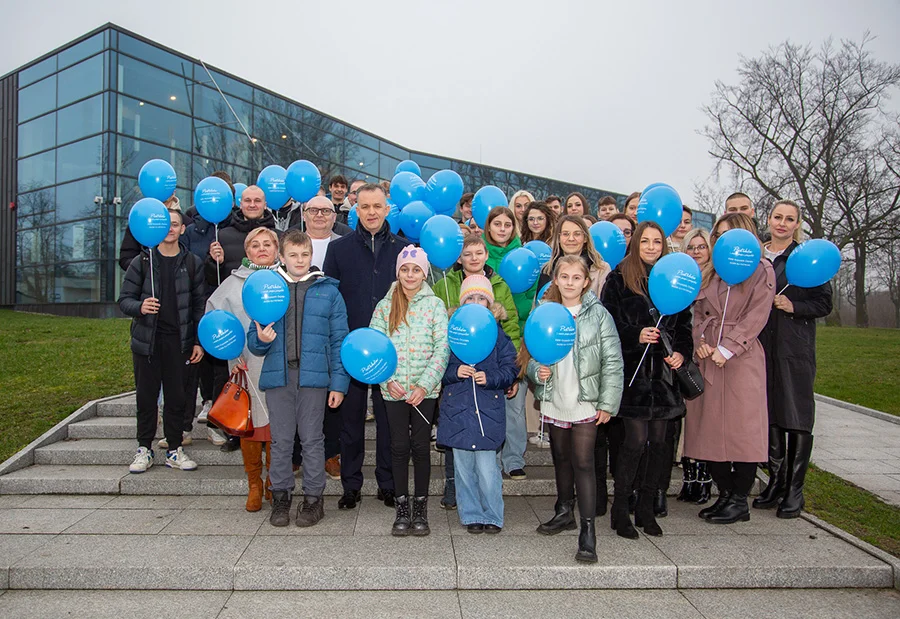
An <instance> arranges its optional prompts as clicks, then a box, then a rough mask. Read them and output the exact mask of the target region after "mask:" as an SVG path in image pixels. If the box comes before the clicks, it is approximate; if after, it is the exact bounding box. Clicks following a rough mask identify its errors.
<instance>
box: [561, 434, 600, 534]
mask: <svg viewBox="0 0 900 619" xmlns="http://www.w3.org/2000/svg"><path fill="white" fill-rule="evenodd" d="M596 441H597V426H595V425H594V423H593V422H591V423H577V424H575V425H573V426H572V427H571V428H560V427H557V426H554V425H551V426H550V449H551V451H552V454H553V470H554V472H555V473H556V494H557V497H558V498H559V501H560V502H563V501H571V500H572V499H573V498H575V497H574V494H573V493H575V492H576V491H577V495H578V512H579V513H580V514H581V517H582V518H593V517H594V514H595V513H596V510H597V475H596V472H595V471H594V444H595V443H596Z"/></svg>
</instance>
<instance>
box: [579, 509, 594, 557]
mask: <svg viewBox="0 0 900 619" xmlns="http://www.w3.org/2000/svg"><path fill="white" fill-rule="evenodd" d="M575 560H576V561H582V562H584V563H596V562H597V532H596V531H595V530H594V519H593V518H582V519H581V531H580V532H579V533H578V552H576V553H575Z"/></svg>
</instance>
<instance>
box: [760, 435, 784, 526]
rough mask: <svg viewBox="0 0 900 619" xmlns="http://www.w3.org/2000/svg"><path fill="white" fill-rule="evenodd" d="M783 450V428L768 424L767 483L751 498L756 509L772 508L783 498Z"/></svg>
mask: <svg viewBox="0 0 900 619" xmlns="http://www.w3.org/2000/svg"><path fill="white" fill-rule="evenodd" d="M785 451H786V450H785V436H784V430H782V429H781V428H779V427H778V426H769V465H768V468H769V483H768V485H767V486H766V487H765V489H764V490H763V491H762V492H760V493H759V496H758V497H756V498H755V499H753V507H755V508H756V509H772V508H773V507H777V506H778V503H779V501H781V499H782V498H784V492H785V490H787V486H786V484H785V478H786V473H787V468H786V467H785V466H784V456H785Z"/></svg>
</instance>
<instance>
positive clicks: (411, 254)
mask: <svg viewBox="0 0 900 619" xmlns="http://www.w3.org/2000/svg"><path fill="white" fill-rule="evenodd" d="M418 251H419V250H418V249H404V250H403V253H402V254H400V257H401V258H415V257H416V255H417V252H418Z"/></svg>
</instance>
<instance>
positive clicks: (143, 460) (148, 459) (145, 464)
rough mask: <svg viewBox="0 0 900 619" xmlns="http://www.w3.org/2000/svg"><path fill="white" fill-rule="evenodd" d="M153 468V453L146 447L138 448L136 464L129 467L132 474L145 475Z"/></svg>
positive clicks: (135, 456)
mask: <svg viewBox="0 0 900 619" xmlns="http://www.w3.org/2000/svg"><path fill="white" fill-rule="evenodd" d="M151 466H153V451H152V450H150V449H147V448H146V447H138V450H137V453H136V454H135V455H134V462H132V463H131V466H129V467H128V470H129V471H130V472H131V473H143V472H144V471H146V470H147V469H149V468H150V467H151Z"/></svg>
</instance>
